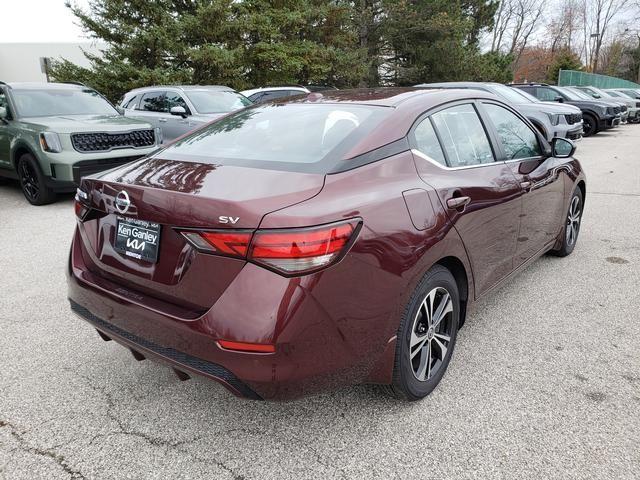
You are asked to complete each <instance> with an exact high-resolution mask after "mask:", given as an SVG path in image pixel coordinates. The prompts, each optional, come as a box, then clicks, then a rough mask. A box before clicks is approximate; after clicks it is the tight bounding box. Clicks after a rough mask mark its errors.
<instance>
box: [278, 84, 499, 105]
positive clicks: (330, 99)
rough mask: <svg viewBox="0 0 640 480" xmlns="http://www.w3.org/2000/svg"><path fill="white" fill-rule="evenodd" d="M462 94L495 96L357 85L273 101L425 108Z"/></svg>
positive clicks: (480, 95)
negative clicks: (345, 88) (355, 86)
mask: <svg viewBox="0 0 640 480" xmlns="http://www.w3.org/2000/svg"><path fill="white" fill-rule="evenodd" d="M465 98H490V99H498V97H497V96H495V95H493V94H492V93H489V92H485V91H481V90H472V89H453V88H448V89H423V88H415V87H381V88H358V89H351V90H330V91H326V92H313V93H309V94H307V95H305V96H295V97H290V98H284V99H278V101H277V103H350V104H359V105H372V106H381V107H400V105H402V104H405V105H407V106H411V105H412V104H414V103H419V104H420V105H421V106H422V107H423V108H425V109H429V108H430V107H431V106H436V105H438V104H440V103H442V102H443V101H452V100H456V99H465Z"/></svg>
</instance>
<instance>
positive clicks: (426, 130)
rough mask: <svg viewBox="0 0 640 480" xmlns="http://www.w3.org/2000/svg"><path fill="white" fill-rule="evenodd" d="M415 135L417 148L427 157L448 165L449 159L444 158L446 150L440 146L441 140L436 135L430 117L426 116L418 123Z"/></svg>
mask: <svg viewBox="0 0 640 480" xmlns="http://www.w3.org/2000/svg"><path fill="white" fill-rule="evenodd" d="M413 136H414V139H415V142H416V148H417V149H418V150H419V151H420V152H421V153H423V154H425V155H426V156H427V157H429V158H430V159H432V160H433V161H435V162H438V163H439V164H440V165H444V166H446V165H447V161H446V160H445V158H444V152H443V151H442V147H441V146H440V141H439V140H438V136H437V135H436V131H435V130H434V129H433V125H432V124H431V119H430V118H425V119H424V120H422V122H420V123H419V124H418V126H417V127H416V129H415V130H414V131H413Z"/></svg>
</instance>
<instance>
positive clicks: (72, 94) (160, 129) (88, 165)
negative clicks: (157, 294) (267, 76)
mask: <svg viewBox="0 0 640 480" xmlns="http://www.w3.org/2000/svg"><path fill="white" fill-rule="evenodd" d="M416 87H417V88H421V89H427V88H429V89H458V90H460V89H463V90H476V91H483V92H488V93H491V94H493V95H495V96H496V97H497V98H499V99H502V100H503V101H505V102H507V103H508V104H510V105H511V106H513V107H515V108H516V109H517V110H518V111H519V112H520V113H521V114H523V115H524V116H525V117H526V118H527V119H528V120H529V121H530V122H531V124H532V125H533V126H534V127H535V128H536V129H537V130H538V131H539V132H540V133H541V134H542V135H543V136H544V138H545V139H546V140H547V141H548V142H550V141H552V140H553V139H554V138H568V139H571V140H576V139H579V138H580V137H581V136H582V135H585V136H589V135H593V134H595V133H597V132H599V131H601V130H606V129H609V128H614V127H615V126H617V125H618V124H619V123H621V122H625V121H627V120H628V121H629V122H634V123H635V122H638V121H640V108H639V107H640V101H639V100H640V98H638V97H639V96H640V94H639V93H638V91H634V90H632V89H612V90H600V89H597V88H594V87H557V86H553V85H546V84H535V83H528V84H512V85H509V86H505V85H502V84H498V83H490V82H484V83H483V82H447V83H431V84H420V85H416ZM335 90H336V89H335V87H330V86H322V85H308V86H302V85H286V86H267V87H260V88H255V89H250V90H245V91H242V92H237V91H235V90H233V89H232V88H229V87H225V86H197V85H196V86H177V85H166V86H153V87H145V88H138V89H134V90H131V91H130V92H127V93H126V94H125V95H124V96H123V98H122V99H121V101H120V102H119V105H118V107H117V108H116V107H113V106H112V105H111V104H110V103H109V102H108V101H107V100H106V99H105V98H104V97H102V96H101V95H100V94H99V93H98V92H96V91H95V90H93V89H91V88H88V87H86V86H84V85H76V84H58V83H47V84H26V83H14V84H7V83H2V82H0V122H1V123H0V176H8V177H13V178H17V179H18V180H19V181H20V184H21V186H22V189H23V191H24V194H25V197H26V198H27V200H28V201H29V202H31V203H32V204H34V205H43V204H46V203H49V202H51V201H53V200H54V199H55V196H56V194H57V193H60V192H70V191H73V190H74V189H75V188H76V186H77V185H78V184H79V181H80V178H81V177H82V176H84V175H89V174H92V173H96V172H100V171H103V170H106V169H109V168H113V167H117V166H119V165H122V164H125V163H129V162H131V161H133V160H136V159H138V158H140V157H142V156H145V155H149V154H150V153H152V152H154V151H156V150H157V149H158V148H161V147H162V145H163V144H168V143H169V142H173V141H174V140H176V139H177V138H179V137H181V136H183V135H186V134H188V133H189V132H191V131H193V130H194V129H198V128H201V127H203V126H205V125H206V124H208V123H209V122H211V121H213V120H215V119H217V118H219V117H221V116H224V115H227V114H229V113H230V112H233V111H236V110H240V109H243V108H246V107H249V106H251V105H255V104H261V103H268V102H283V101H286V100H287V99H289V98H294V97H300V98H302V96H304V95H309V94H311V93H313V92H318V93H319V94H320V95H322V94H323V93H324V94H331V93H332V91H335Z"/></svg>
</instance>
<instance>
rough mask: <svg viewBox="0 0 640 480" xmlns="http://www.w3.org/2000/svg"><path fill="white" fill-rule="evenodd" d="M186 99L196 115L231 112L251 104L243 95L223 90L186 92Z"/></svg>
mask: <svg viewBox="0 0 640 480" xmlns="http://www.w3.org/2000/svg"><path fill="white" fill-rule="evenodd" d="M187 97H189V100H191V103H193V106H194V107H196V110H197V111H198V113H227V112H233V111H234V110H239V109H241V108H243V107H248V106H249V105H251V104H252V103H253V102H251V100H249V99H248V98H247V97H245V96H244V95H240V94H239V93H237V92H229V91H224V90H223V91H215V90H188V91H187Z"/></svg>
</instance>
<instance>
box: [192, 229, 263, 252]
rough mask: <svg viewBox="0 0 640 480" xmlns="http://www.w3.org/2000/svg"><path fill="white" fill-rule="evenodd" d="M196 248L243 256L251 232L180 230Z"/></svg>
mask: <svg viewBox="0 0 640 480" xmlns="http://www.w3.org/2000/svg"><path fill="white" fill-rule="evenodd" d="M181 233H182V235H183V236H184V237H185V238H186V239H187V240H188V241H189V242H190V243H191V244H192V245H193V246H195V247H196V248H197V249H198V250H200V251H202V252H205V253H215V254H216V255H224V256H227V257H237V258H245V257H246V256H247V250H248V248H249V242H250V241H251V235H252V232H250V231H234V230H216V231H200V232H181Z"/></svg>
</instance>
